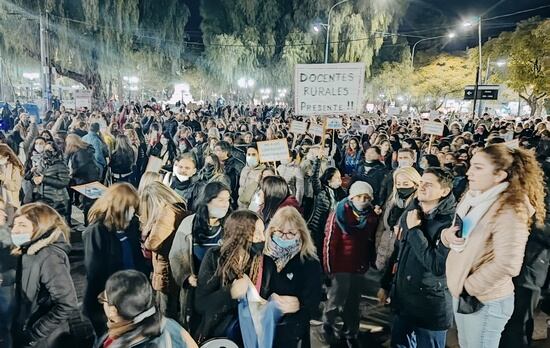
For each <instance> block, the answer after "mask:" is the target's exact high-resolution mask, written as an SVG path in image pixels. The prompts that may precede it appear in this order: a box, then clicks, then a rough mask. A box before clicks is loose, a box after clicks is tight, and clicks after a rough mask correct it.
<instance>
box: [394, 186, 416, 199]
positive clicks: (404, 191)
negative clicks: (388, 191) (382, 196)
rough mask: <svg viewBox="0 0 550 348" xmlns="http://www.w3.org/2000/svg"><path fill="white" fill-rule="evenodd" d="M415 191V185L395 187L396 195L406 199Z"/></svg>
mask: <svg viewBox="0 0 550 348" xmlns="http://www.w3.org/2000/svg"><path fill="white" fill-rule="evenodd" d="M415 192H416V187H404V188H398V189H397V195H398V196H399V198H401V199H407V198H409V197H410V196H411V195H412V194H413V193H415Z"/></svg>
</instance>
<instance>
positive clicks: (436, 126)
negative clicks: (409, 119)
mask: <svg viewBox="0 0 550 348" xmlns="http://www.w3.org/2000/svg"><path fill="white" fill-rule="evenodd" d="M443 129H444V125H443V123H441V122H434V121H425V122H424V123H422V133H423V134H430V135H439V136H441V135H443Z"/></svg>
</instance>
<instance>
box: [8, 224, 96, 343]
mask: <svg viewBox="0 0 550 348" xmlns="http://www.w3.org/2000/svg"><path fill="white" fill-rule="evenodd" d="M69 249H70V247H69V245H68V244H67V242H66V241H65V237H64V236H63V233H62V232H61V231H60V230H53V231H51V232H50V233H46V234H45V235H44V236H43V237H42V238H40V239H38V240H37V241H33V242H31V243H30V245H27V246H24V247H23V248H19V251H20V252H21V255H20V256H19V260H18V266H17V283H16V287H15V291H16V295H15V299H16V304H15V306H16V308H15V312H14V313H16V315H15V317H14V320H13V323H12V325H13V326H12V334H13V337H14V341H15V342H16V344H15V346H16V347H27V346H28V342H29V341H30V342H35V344H34V346H38V347H52V346H55V342H56V340H57V339H58V338H59V337H60V336H61V335H63V334H64V333H68V332H69V324H68V319H69V317H70V316H71V315H72V314H73V312H74V311H76V310H77V309H78V302H77V299H76V291H75V288H74V285H73V281H72V278H71V274H70V263H69V257H68V256H67V253H68V252H69ZM96 301H97V300H96Z"/></svg>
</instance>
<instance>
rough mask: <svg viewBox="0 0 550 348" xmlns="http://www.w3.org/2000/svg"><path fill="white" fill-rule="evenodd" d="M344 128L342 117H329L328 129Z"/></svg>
mask: <svg viewBox="0 0 550 348" xmlns="http://www.w3.org/2000/svg"><path fill="white" fill-rule="evenodd" d="M341 128H344V125H343V124H342V119H341V118H327V129H341Z"/></svg>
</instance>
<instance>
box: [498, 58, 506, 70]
mask: <svg viewBox="0 0 550 348" xmlns="http://www.w3.org/2000/svg"><path fill="white" fill-rule="evenodd" d="M496 65H497V66H498V67H499V68H502V67H503V66H505V65H506V61H505V60H499V61H497V62H496Z"/></svg>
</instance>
